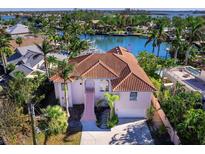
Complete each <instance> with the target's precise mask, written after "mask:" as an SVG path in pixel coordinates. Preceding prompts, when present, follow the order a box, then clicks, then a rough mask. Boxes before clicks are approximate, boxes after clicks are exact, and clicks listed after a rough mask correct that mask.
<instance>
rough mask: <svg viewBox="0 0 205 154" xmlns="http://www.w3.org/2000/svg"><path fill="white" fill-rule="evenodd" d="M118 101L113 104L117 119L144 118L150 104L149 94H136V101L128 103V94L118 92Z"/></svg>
mask: <svg viewBox="0 0 205 154" xmlns="http://www.w3.org/2000/svg"><path fill="white" fill-rule="evenodd" d="M118 94H119V96H120V100H119V101H116V103H115V112H116V113H117V115H118V116H119V117H123V118H125V117H146V111H147V108H148V107H149V106H150V103H151V94H152V93H151V92H138V96H137V101H130V92H119V93H118Z"/></svg>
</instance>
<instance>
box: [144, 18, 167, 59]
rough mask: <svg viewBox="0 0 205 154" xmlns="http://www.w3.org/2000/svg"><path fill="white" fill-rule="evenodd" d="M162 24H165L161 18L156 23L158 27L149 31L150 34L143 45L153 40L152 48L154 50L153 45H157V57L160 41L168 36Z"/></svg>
mask: <svg viewBox="0 0 205 154" xmlns="http://www.w3.org/2000/svg"><path fill="white" fill-rule="evenodd" d="M164 26H165V23H164V21H163V20H162V21H161V22H159V24H158V29H154V30H153V32H152V33H151V36H150V37H149V38H148V40H147V42H146V43H145V46H146V45H147V44H149V43H150V42H151V41H153V43H152V47H153V50H154V47H155V46H157V47H158V50H157V57H159V52H160V46H161V44H162V42H164V41H166V40H167V38H168V34H167V33H166V32H165V31H164Z"/></svg>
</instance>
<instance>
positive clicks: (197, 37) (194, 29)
mask: <svg viewBox="0 0 205 154" xmlns="http://www.w3.org/2000/svg"><path fill="white" fill-rule="evenodd" d="M187 23H188V30H187V31H188V32H187V33H186V40H187V42H188V45H189V46H188V50H187V51H186V54H185V65H187V64H188V60H189V53H190V51H191V49H192V48H193V46H194V42H195V41H201V36H202V32H201V31H200V28H201V27H202V26H203V24H204V22H202V21H198V20H197V19H196V18H193V17H189V18H187Z"/></svg>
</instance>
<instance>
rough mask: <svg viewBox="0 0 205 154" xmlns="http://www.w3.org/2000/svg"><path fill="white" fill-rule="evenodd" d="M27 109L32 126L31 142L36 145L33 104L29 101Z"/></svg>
mask: <svg viewBox="0 0 205 154" xmlns="http://www.w3.org/2000/svg"><path fill="white" fill-rule="evenodd" d="M29 111H30V117H31V127H32V138H33V144H34V145H37V140H36V130H35V120H34V119H35V118H34V117H35V113H34V105H33V104H32V103H29Z"/></svg>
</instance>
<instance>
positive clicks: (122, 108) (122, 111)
mask: <svg viewBox="0 0 205 154" xmlns="http://www.w3.org/2000/svg"><path fill="white" fill-rule="evenodd" d="M80 83H82V84H80ZM84 84H85V81H84V80H77V81H74V82H72V83H69V84H68V99H69V103H70V104H69V106H70V107H71V106H72V105H73V104H82V103H84V98H85V91H84V90H85V89H84V88H85V87H84ZM100 84H101V83H100V80H99V79H96V80H95V101H97V100H99V99H102V98H104V93H105V92H100ZM54 87H55V95H56V98H58V99H59V101H60V104H61V105H62V106H65V104H64V99H63V98H64V92H63V90H61V83H54ZM110 90H111V89H110ZM117 94H119V95H120V100H119V101H117V102H116V103H115V111H116V113H117V114H118V116H119V117H121V118H126V117H127V118H128V117H146V111H147V108H148V107H149V106H150V104H151V95H152V93H151V92H138V96H137V100H136V101H130V92H117Z"/></svg>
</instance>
